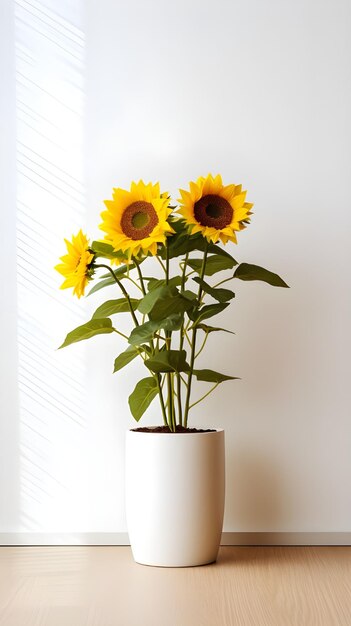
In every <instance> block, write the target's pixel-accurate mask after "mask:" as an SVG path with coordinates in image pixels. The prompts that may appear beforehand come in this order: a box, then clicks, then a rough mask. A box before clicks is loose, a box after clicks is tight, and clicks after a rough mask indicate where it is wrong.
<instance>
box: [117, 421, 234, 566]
mask: <svg viewBox="0 0 351 626" xmlns="http://www.w3.org/2000/svg"><path fill="white" fill-rule="evenodd" d="M224 481H225V477H224V431H223V430H216V431H214V432H207V433H152V432H151V433H149V432H147V433H143V432H137V431H128V433H127V447H126V512H127V525H128V532H129V539H130V543H131V547H132V552H133V557H134V559H135V561H137V563H142V564H143V565H158V566H161V567H186V566H193V565H204V564H205V563H212V562H213V561H215V560H216V558H217V553H218V548H219V544H220V539H221V532H222V525H223V512H224Z"/></svg>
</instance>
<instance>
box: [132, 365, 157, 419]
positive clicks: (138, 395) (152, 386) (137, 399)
mask: <svg viewBox="0 0 351 626" xmlns="http://www.w3.org/2000/svg"><path fill="white" fill-rule="evenodd" d="M157 393H158V388H157V381H156V379H155V378H154V377H153V376H150V377H148V378H142V379H141V380H139V382H138V383H137V384H136V386H135V389H134V391H133V393H131V394H130V396H129V399H128V402H129V407H130V410H131V413H132V415H133V417H134V419H135V420H136V421H137V422H138V421H139V420H140V418H141V416H142V415H143V414H144V413H145V411H146V409H147V408H148V406H149V405H150V403H151V402H152V400H153V399H154V397H155V396H157Z"/></svg>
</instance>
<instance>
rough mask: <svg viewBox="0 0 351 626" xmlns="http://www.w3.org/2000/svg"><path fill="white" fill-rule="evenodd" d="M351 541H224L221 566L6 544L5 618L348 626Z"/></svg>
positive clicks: (164, 625) (2, 574) (49, 625)
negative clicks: (140, 561) (170, 564)
mask: <svg viewBox="0 0 351 626" xmlns="http://www.w3.org/2000/svg"><path fill="white" fill-rule="evenodd" d="M350 625H351V547H313V548H312V547H222V548H221V549H220V554H219V559H218V562H217V563H216V564H213V565H209V566H205V567H197V568H184V569H167V568H153V567H144V566H141V565H137V564H135V563H134V562H133V560H132V556H131V552H130V548H129V547H106V546H104V547H102V546H99V547H91V546H90V547H80V546H79V547H78V546H75V547H72V546H70V547H63V546H60V547H38V546H37V547H17V548H15V547H4V548H0V626H350Z"/></svg>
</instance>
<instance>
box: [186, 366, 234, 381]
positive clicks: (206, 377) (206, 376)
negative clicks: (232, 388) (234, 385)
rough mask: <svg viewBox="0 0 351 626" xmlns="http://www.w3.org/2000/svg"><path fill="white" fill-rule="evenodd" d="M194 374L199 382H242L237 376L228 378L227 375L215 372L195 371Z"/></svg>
mask: <svg viewBox="0 0 351 626" xmlns="http://www.w3.org/2000/svg"><path fill="white" fill-rule="evenodd" d="M193 374H194V375H195V376H196V378H197V380H202V381H204V382H206V383H223V382H224V381H225V380H240V379H239V378H238V377H237V376H227V375H226V374H220V373H219V372H215V371H214V370H206V369H205V370H194V371H193Z"/></svg>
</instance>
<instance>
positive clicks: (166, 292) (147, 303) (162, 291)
mask: <svg viewBox="0 0 351 626" xmlns="http://www.w3.org/2000/svg"><path fill="white" fill-rule="evenodd" d="M172 293H173V291H172V290H171V289H170V287H168V286H166V285H159V286H158V287H156V288H155V289H152V290H151V291H149V292H148V293H147V294H146V296H144V297H143V298H142V299H141V300H140V302H139V306H138V310H139V311H140V313H143V314H144V315H148V314H149V313H150V312H151V311H152V309H153V307H154V306H155V304H156V302H157V301H158V300H160V299H161V298H167V297H168V296H171V295H172ZM175 293H177V291H176V292H175Z"/></svg>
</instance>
